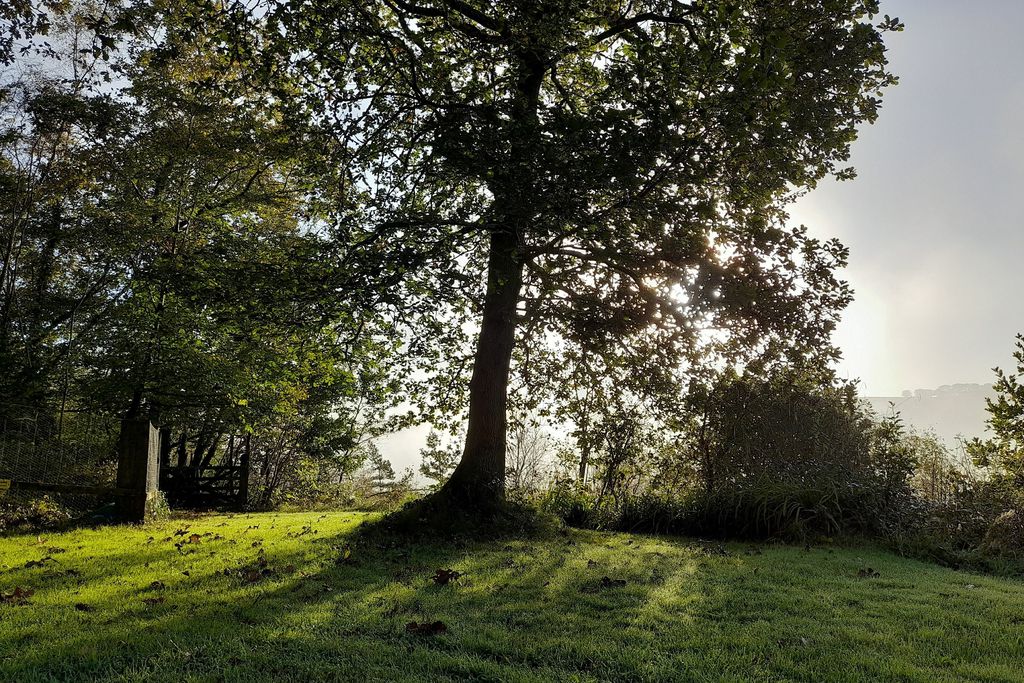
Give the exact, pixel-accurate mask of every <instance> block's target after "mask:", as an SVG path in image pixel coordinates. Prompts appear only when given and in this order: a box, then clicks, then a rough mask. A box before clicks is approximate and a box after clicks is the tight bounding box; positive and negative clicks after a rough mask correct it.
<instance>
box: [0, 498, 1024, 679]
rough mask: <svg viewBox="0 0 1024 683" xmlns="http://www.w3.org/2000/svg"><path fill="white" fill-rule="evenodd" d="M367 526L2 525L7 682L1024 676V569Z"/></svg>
mask: <svg viewBox="0 0 1024 683" xmlns="http://www.w3.org/2000/svg"><path fill="white" fill-rule="evenodd" d="M365 519H367V518H366V517H365V516H362V515H358V514H349V513H330V514H326V515H323V514H318V513H302V514H253V515H215V516H206V517H199V518H194V519H184V520H182V519H179V520H173V521H169V522H165V523H161V524H158V525H152V526H147V527H135V528H132V527H120V528H119V527H108V528H101V529H97V530H90V529H82V530H75V531H70V532H66V533H55V534H45V535H44V536H43V537H37V536H35V535H18V536H7V537H0V593H2V594H4V595H5V596H6V597H5V598H0V681H17V682H19V683H21V682H28V681H50V680H60V681H85V680H111V681H222V680H223V681H236V680H243V681H267V680H293V681H326V680H345V681H349V680H351V681H372V680H388V681H390V680H409V681H443V680H487V681H594V680H618V681H621V680H652V681H653V680H673V681H686V680H716V681H717V680H735V681H740V680H804V681H822V680H836V681H856V680H862V681H875V680H919V681H952V680H976V681H1024V583H1022V582H1020V581H1014V580H1006V579H997V578H991V577H985V576H979V575H974V574H965V573H960V572H954V571H950V570H947V569H942V568H939V567H936V566H932V565H928V564H924V563H921V562H915V561H909V560H904V559H901V558H898V557H896V556H894V555H891V554H888V553H885V552H882V551H879V550H874V549H866V548H861V549H841V548H835V549H831V548H813V549H810V550H805V549H803V548H799V547H788V546H763V545H762V546H758V547H753V546H749V545H746V544H727V545H726V546H724V547H722V546H718V545H701V544H699V543H696V542H690V541H686V540H673V539H665V538H651V537H646V536H633V535H628V534H610V533H608V534H606V533H591V532H582V531H571V532H568V533H566V534H564V535H560V534H555V535H553V536H551V537H549V538H545V539H529V540H520V541H507V540H500V541H493V542H480V543H472V544H436V545H430V544H417V545H398V546H396V547H390V548H370V547H362V546H360V545H358V544H357V545H354V547H352V548H351V549H350V550H346V548H347V543H348V540H349V538H350V537H351V535H352V532H353V531H354V530H355V528H356V526H357V525H358V524H359V523H360V522H362V521H364V520H365ZM176 532H178V533H177V534H176ZM176 544H180V547H176ZM346 554H348V558H347V560H346V559H344V558H345V555H346ZM46 558H51V559H46ZM868 567H870V568H871V569H872V570H874V571H877V573H878V575H877V576H874V575H872V576H858V574H859V573H861V570H862V569H866V568H868ZM442 568H444V569H447V568H451V569H455V570H458V571H459V572H462V573H463V576H462V577H460V578H459V579H457V580H455V581H453V582H452V583H449V584H448V585H438V584H436V583H435V582H434V581H433V580H432V576H433V575H434V573H435V571H436V570H437V569H442ZM864 573H866V572H864ZM605 577H608V579H610V580H609V581H606V582H604V584H602V579H603V578H605ZM620 580H623V581H625V584H624V585H622V584H621V583H620ZM16 588H21V589H28V590H32V591H34V593H33V594H32V595H31V596H28V597H23V596H22V595H21V593H20V592H19V593H17V594H13V593H15V589H16ZM12 594H13V595H12ZM18 603H24V604H18ZM436 621H441V622H443V624H444V626H445V629H446V630H445V631H444V632H442V633H416V632H410V631H408V630H407V624H408V623H409V622H417V623H427V624H432V623H433V622H436ZM426 630H428V631H429V630H431V629H430V628H428V629H426Z"/></svg>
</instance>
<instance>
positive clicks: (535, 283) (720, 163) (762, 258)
mask: <svg viewBox="0 0 1024 683" xmlns="http://www.w3.org/2000/svg"><path fill="white" fill-rule="evenodd" d="M877 12H878V5H877V3H876V2H863V1H861V0H832V1H829V2H824V3H813V4H808V3H803V2H763V1H761V0H750V1H731V2H714V1H695V2H689V3H687V2H674V1H664V0H661V1H651V2H631V3H623V2H614V1H613V2H599V3H592V2H576V1H572V0H553V1H550V2H499V3H475V2H470V1H462V0H458V1H456V0H437V1H429V0H425V1H424V2H407V1H405V0H381V1H379V2H351V3H347V2H333V1H332V2H324V1H320V0H303V1H300V2H286V3H285V2H282V3H277V4H274V3H272V4H271V6H270V7H269V8H268V11H267V13H266V14H264V15H262V16H261V17H260V19H259V22H261V23H263V24H264V25H265V26H266V27H267V36H268V38H267V40H266V41H264V42H265V43H266V45H267V46H268V48H269V49H268V50H267V51H265V52H263V53H262V54H263V55H264V57H263V58H262V59H261V60H260V63H261V64H262V68H263V70H264V72H266V73H277V74H287V75H288V77H289V78H288V80H289V82H291V83H293V84H295V85H294V86H293V87H294V88H295V92H297V93H298V97H299V98H302V97H303V96H305V100H304V106H303V109H304V111H305V113H306V115H307V116H308V117H309V119H310V120H311V121H314V122H315V123H316V125H317V126H319V128H320V130H323V131H326V132H328V133H329V135H330V136H331V138H332V139H334V140H335V141H337V142H338V143H339V144H338V147H337V149H338V153H339V155H340V158H339V159H338V160H337V164H338V168H339V169H340V171H339V172H340V175H341V177H340V178H339V183H340V188H341V190H342V195H341V196H340V197H339V201H338V207H339V211H338V212H337V214H336V215H335V217H334V218H335V227H336V230H337V232H336V234H337V236H338V237H339V238H340V239H342V240H343V242H344V243H345V245H346V249H347V253H346V258H347V259H348V261H349V262H350V263H357V264H361V266H362V268H364V269H365V270H366V272H369V273H372V274H373V275H374V277H371V278H370V280H373V279H374V278H376V280H377V281H378V282H381V281H386V286H387V287H388V288H389V290H390V291H391V292H393V293H394V295H393V296H392V297H391V299H390V301H392V302H393V303H395V304H396V305H399V306H400V307H402V308H404V309H406V310H410V311H413V313H412V314H411V315H410V317H408V318H406V319H405V320H406V321H407V322H408V324H409V326H410V329H411V330H415V329H417V327H418V326H426V328H429V327H430V326H431V325H434V326H440V327H441V329H443V328H444V325H443V324H441V325H439V323H438V321H439V320H445V319H446V320H447V321H448V323H447V325H448V328H449V329H453V328H454V329H455V330H456V332H455V334H456V335H458V334H460V333H462V332H461V331H459V330H458V328H459V324H460V322H461V319H462V318H464V317H465V315H466V314H467V313H469V312H473V313H476V314H477V315H479V319H480V327H479V333H478V338H477V342H476V346H475V350H474V352H473V364H472V368H473V370H472V375H471V379H470V382H469V388H470V391H469V404H468V420H469V425H468V432H467V439H466V445H465V449H464V453H463V458H462V460H461V462H460V465H459V466H458V468H457V469H456V471H455V473H454V475H453V476H452V478H451V480H450V481H449V484H448V486H447V487H446V493H448V494H449V495H451V496H452V497H456V498H460V499H462V500H466V501H470V502H474V503H482V502H485V501H488V500H493V499H495V498H497V497H500V494H501V491H502V488H503V477H504V471H505V468H504V455H505V431H506V417H505V414H506V408H507V386H508V378H509V375H510V371H511V370H512V369H513V368H515V367H519V369H520V370H522V369H524V366H525V365H526V364H528V363H529V360H528V357H529V351H530V350H531V349H533V348H535V347H539V346H544V345H550V344H551V343H554V344H555V345H556V346H557V345H562V348H577V349H581V350H585V351H588V352H590V353H594V354H598V355H607V354H611V355H616V354H617V355H619V356H623V357H625V358H627V359H628V364H629V366H630V368H631V371H632V372H633V373H634V374H635V373H638V372H643V373H644V374H645V375H646V376H648V377H650V378H651V379H652V381H653V380H654V379H655V378H657V377H658V376H659V375H663V374H665V373H666V372H670V371H672V370H673V369H675V368H678V367H679V366H680V364H681V363H684V362H686V361H688V360H694V359H699V358H701V357H703V356H706V355H707V354H710V353H712V352H714V350H715V349H716V348H721V347H722V342H723V340H729V341H730V342H732V343H735V342H736V341H737V340H740V341H741V342H742V348H744V349H746V350H748V351H753V355H757V353H759V352H760V353H764V352H769V351H770V352H772V353H786V354H789V355H791V356H797V357H799V356H804V357H807V356H811V355H814V354H815V353H817V352H818V351H820V349H822V348H823V347H825V346H827V344H824V343H823V342H824V340H827V337H828V334H829V332H830V331H831V328H832V327H833V325H834V322H835V316H836V315H837V310H838V309H840V308H842V306H843V305H845V303H846V301H847V300H848V298H849V290H848V289H847V287H846V286H845V285H844V284H843V283H841V282H840V281H838V280H837V279H836V277H835V275H834V269H835V268H836V267H837V266H840V265H842V264H843V263H844V261H845V258H846V250H845V249H844V248H843V247H842V246H841V245H839V244H838V243H836V242H820V241H818V240H815V239H812V238H810V237H809V236H808V234H807V232H806V230H805V229H803V228H792V227H790V226H789V225H788V222H787V216H786V214H785V206H786V205H787V203H788V202H790V201H791V200H792V199H793V198H794V197H795V196H797V195H798V194H800V193H801V192H804V191H806V190H807V189H809V188H812V187H813V186H814V185H815V184H816V183H817V182H818V181H819V180H821V179H822V178H823V177H825V176H826V175H829V174H834V175H836V176H838V177H841V178H845V177H850V176H851V175H852V171H851V170H850V169H847V168H845V167H844V163H845V162H846V161H847V158H848V155H849V145H850V143H851V142H852V141H853V140H854V138H855V137H856V133H857V128H858V126H859V125H861V124H864V123H870V122H872V121H873V120H874V119H875V117H876V116H877V113H878V108H879V103H880V100H879V96H880V91H881V90H882V89H883V88H885V87H886V86H889V85H891V84H893V83H894V81H895V79H894V78H893V76H892V75H891V74H890V73H889V72H888V71H887V70H886V59H885V47H884V44H883V41H882V34H883V33H884V32H886V31H890V30H898V29H899V28H900V24H899V22H898V21H896V20H892V19H889V18H888V17H885V18H879V17H878V16H877ZM424 301H427V302H430V305H429V306H423V304H422V302H424ZM409 334H410V335H415V334H416V333H415V332H414V331H413V332H410V333H409ZM732 348H737V347H735V346H734V347H732ZM748 355H750V354H748ZM514 364H515V365H514Z"/></svg>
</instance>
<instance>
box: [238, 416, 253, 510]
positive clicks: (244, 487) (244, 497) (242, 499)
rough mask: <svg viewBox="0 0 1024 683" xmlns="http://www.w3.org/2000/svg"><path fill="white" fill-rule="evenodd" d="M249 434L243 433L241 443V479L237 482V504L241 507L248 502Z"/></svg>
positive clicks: (243, 507)
mask: <svg viewBox="0 0 1024 683" xmlns="http://www.w3.org/2000/svg"><path fill="white" fill-rule="evenodd" d="M251 438H252V435H251V434H246V435H245V443H244V444H243V445H242V459H241V466H242V479H241V481H240V482H239V483H238V506H239V508H241V509H243V510H244V509H245V507H246V506H247V505H248V504H249V455H250V453H249V448H250V446H251V441H250V439H251Z"/></svg>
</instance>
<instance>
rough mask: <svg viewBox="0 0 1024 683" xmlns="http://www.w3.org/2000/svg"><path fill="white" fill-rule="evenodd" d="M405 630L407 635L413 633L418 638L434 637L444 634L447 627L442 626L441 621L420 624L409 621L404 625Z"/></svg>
mask: <svg viewBox="0 0 1024 683" xmlns="http://www.w3.org/2000/svg"><path fill="white" fill-rule="evenodd" d="M405 630H406V631H407V632H408V633H415V634H416V635H420V636H436V635H437V634H439V633H444V632H446V631H447V630H448V627H447V626H445V625H444V622H443V621H434V622H426V621H425V622H423V623H422V624H420V623H417V622H415V621H410V622H409V623H408V624H406V625H405Z"/></svg>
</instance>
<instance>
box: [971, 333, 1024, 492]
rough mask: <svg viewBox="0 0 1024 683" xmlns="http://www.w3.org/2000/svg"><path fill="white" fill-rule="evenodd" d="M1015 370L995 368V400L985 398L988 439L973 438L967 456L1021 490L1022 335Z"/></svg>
mask: <svg viewBox="0 0 1024 683" xmlns="http://www.w3.org/2000/svg"><path fill="white" fill-rule="evenodd" d="M1013 358H1014V360H1015V361H1016V368H1015V370H1014V371H1012V372H1007V371H1004V370H1002V369H1001V368H996V369H995V373H996V381H995V384H994V385H993V389H994V391H995V393H996V396H995V398H993V399H986V403H987V407H988V414H989V418H988V426H989V428H990V429H991V431H992V433H993V436H992V438H990V439H986V440H981V439H973V440H972V441H970V442H969V443H968V444H967V449H968V453H970V454H971V455H972V456H973V457H974V460H975V463H976V464H977V465H979V466H980V467H986V468H991V470H992V471H993V474H994V475H995V476H996V477H997V478H998V479H999V480H1000V481H1002V482H1004V483H1005V484H1006V485H1007V486H1009V487H1011V488H1014V489H1017V490H1020V491H1024V335H1017V341H1016V348H1015V349H1014V352H1013Z"/></svg>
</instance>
